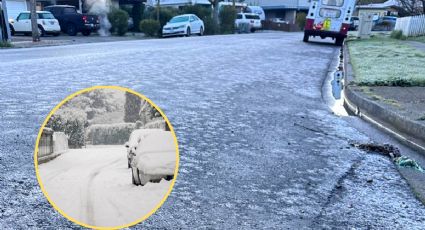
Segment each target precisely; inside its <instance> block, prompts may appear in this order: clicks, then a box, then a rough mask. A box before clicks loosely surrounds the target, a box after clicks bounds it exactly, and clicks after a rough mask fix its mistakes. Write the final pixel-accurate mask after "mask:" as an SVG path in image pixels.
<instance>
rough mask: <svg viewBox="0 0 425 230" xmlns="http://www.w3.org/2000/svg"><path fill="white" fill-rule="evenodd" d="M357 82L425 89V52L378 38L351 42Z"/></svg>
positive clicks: (392, 40) (391, 40) (350, 46)
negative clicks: (423, 87) (424, 87)
mask: <svg viewBox="0 0 425 230" xmlns="http://www.w3.org/2000/svg"><path fill="white" fill-rule="evenodd" d="M348 48H349V51H350V58H351V64H352V65H353V69H354V75H355V82H356V83H357V84H358V85H369V86H384V85H385V86H425V64H424V63H425V52H423V51H420V50H417V49H415V48H413V47H411V46H409V44H406V43H405V42H404V41H399V40H395V39H391V38H385V37H376V38H371V39H367V40H353V41H349V42H348Z"/></svg>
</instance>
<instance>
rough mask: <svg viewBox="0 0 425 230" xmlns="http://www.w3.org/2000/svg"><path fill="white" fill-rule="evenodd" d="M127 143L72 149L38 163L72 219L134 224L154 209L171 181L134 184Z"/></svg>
mask: <svg viewBox="0 0 425 230" xmlns="http://www.w3.org/2000/svg"><path fill="white" fill-rule="evenodd" d="M126 156H127V152H126V149H125V147H124V146H93V147H90V146H89V148H84V149H71V150H70V151H68V152H67V153H65V154H63V155H61V156H59V157H57V158H56V159H54V160H52V161H50V162H47V163H45V164H41V165H40V166H39V172H40V179H41V181H42V183H43V185H44V188H45V190H46V192H47V193H48V194H49V197H50V199H51V200H52V201H53V202H54V203H55V204H56V206H57V207H59V208H60V209H62V211H63V212H65V213H66V214H67V215H69V216H70V217H71V218H73V219H76V220H78V221H80V222H83V223H85V224H89V225H92V226H101V227H114V226H122V225H127V224H129V223H132V222H134V221H136V220H138V219H140V218H142V217H144V216H145V215H146V214H148V213H149V212H150V211H151V210H152V209H153V208H155V207H156V206H157V205H158V204H159V203H160V201H161V200H162V198H163V197H164V196H165V195H166V194H167V191H168V189H169V187H170V186H171V181H165V180H162V181H161V182H160V183H148V184H146V185H145V186H135V185H133V184H131V170H130V169H128V168H127V157H126Z"/></svg>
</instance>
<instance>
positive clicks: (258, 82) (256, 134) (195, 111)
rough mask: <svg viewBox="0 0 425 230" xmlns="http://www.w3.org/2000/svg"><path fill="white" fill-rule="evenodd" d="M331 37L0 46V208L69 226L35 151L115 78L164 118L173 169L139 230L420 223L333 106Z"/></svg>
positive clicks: (388, 172)
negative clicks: (45, 130) (57, 115)
mask: <svg viewBox="0 0 425 230" xmlns="http://www.w3.org/2000/svg"><path fill="white" fill-rule="evenodd" d="M337 49H338V47H336V46H334V45H333V44H331V41H329V42H328V43H326V42H325V43H317V42H312V43H307V44H306V43H303V42H302V33H258V34H243V35H226V36H207V37H190V38H173V39H158V40H144V41H125V42H111V43H92V44H81V45H72V46H63V47H61V46H57V47H46V48H34V49H32V48H28V49H18V50H16V49H15V50H12V49H11V50H1V51H0V54H1V55H0V70H1V71H0V79H2V80H1V81H0V88H1V91H0V96H1V97H0V111H2V112H1V116H2V117H1V119H0V138H1V139H2V142H1V143H0V187H1V188H2V189H1V190H0V195H1V196H0V203H1V205H0V218H1V225H2V226H3V227H5V228H17V229H27V228H35V229H37V228H51V229H57V228H61V229H73V228H77V229H78V228H79V226H77V225H75V224H73V223H72V222H70V221H68V220H66V219H65V218H63V217H62V216H61V215H60V214H58V213H57V212H56V211H55V210H54V209H53V208H52V207H51V206H50V205H49V204H48V202H47V201H46V199H45V198H44V196H43V194H42V193H41V191H40V189H39V187H38V184H37V181H36V179H35V173H34V167H33V148H34V142H35V138H36V135H37V132H38V129H39V127H40V125H41V123H42V122H43V120H44V119H45V117H46V116H47V114H48V113H49V111H50V110H51V109H52V108H53V107H54V106H55V105H56V104H57V103H59V102H60V101H61V100H62V99H64V98H65V97H66V96H67V95H68V94H70V93H73V92H75V91H77V90H80V89H83V88H86V87H90V86H93V85H119V86H123V87H128V88H131V89H133V90H136V91H139V92H140V93H142V94H144V95H146V96H147V97H149V98H150V99H151V100H152V101H153V102H155V103H156V104H157V105H159V106H160V107H161V108H162V109H163V110H164V112H165V114H166V115H167V116H168V118H169V120H170V121H171V123H172V124H173V126H174V128H175V130H176V134H177V138H178V140H179V145H180V157H181V160H180V170H179V175H178V177H177V180H176V184H175V187H174V190H173V192H172V193H171V196H170V197H169V198H168V199H167V201H166V202H165V203H164V206H163V207H162V208H160V209H159V211H158V212H157V213H155V214H154V215H153V216H151V217H150V218H149V219H148V220H147V221H145V222H144V223H142V224H139V225H137V226H136V227H135V229H141V228H153V229H164V228H166V229H176V228H177V229H194V228H200V229H257V228H270V229H300V228H314V229H317V228H325V229H331V228H344V229H346V228H351V227H353V228H365V229H368V228H373V229H376V228H391V229H403V228H405V227H406V226H408V228H409V229H421V228H423V226H424V223H425V206H424V205H423V204H422V203H420V202H419V201H418V200H417V199H416V198H415V196H414V194H413V192H412V191H411V189H410V187H409V186H408V184H407V182H406V181H405V180H404V179H403V178H402V177H401V176H400V174H399V173H398V171H397V168H396V166H395V165H394V164H393V163H392V162H391V161H390V160H389V159H388V158H386V157H384V156H380V155H377V154H369V153H365V152H363V151H360V150H358V149H356V148H353V147H351V146H350V144H349V143H350V142H352V141H356V142H367V141H369V140H370V136H373V133H372V134H368V133H365V132H361V131H359V130H358V129H356V128H354V126H351V123H353V122H350V120H348V119H341V118H340V117H338V116H335V115H334V114H333V113H332V112H331V110H330V109H329V108H328V106H327V105H326V104H325V103H324V102H323V100H322V95H321V88H322V83H323V81H324V79H325V77H326V74H327V70H328V66H329V64H330V62H331V59H332V58H333V57H334V55H337V54H338V53H337V52H336V51H337Z"/></svg>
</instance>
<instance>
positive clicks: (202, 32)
mask: <svg viewBox="0 0 425 230" xmlns="http://www.w3.org/2000/svg"><path fill="white" fill-rule="evenodd" d="M202 35H204V28H202V27H201V29H199V36H202Z"/></svg>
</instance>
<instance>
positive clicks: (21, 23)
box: [9, 11, 61, 36]
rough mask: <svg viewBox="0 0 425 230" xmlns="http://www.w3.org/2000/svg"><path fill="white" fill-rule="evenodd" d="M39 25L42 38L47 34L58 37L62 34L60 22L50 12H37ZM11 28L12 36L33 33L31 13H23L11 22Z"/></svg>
mask: <svg viewBox="0 0 425 230" xmlns="http://www.w3.org/2000/svg"><path fill="white" fill-rule="evenodd" d="M37 24H38V33H39V34H40V36H44V35H46V34H52V35H55V36H57V35H59V34H60V31H61V27H60V25H59V22H58V20H56V18H55V17H54V16H53V14H52V13H50V12H49V11H37ZM9 26H10V31H11V33H12V35H14V34H15V33H24V34H29V33H31V32H32V28H31V13H30V12H29V11H24V12H21V13H20V14H19V15H18V17H17V18H16V19H15V20H13V19H11V20H9Z"/></svg>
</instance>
